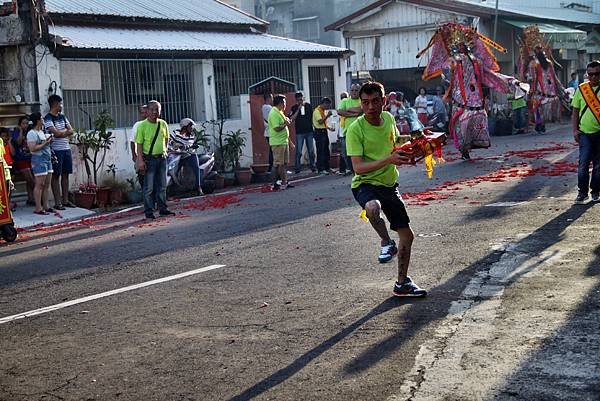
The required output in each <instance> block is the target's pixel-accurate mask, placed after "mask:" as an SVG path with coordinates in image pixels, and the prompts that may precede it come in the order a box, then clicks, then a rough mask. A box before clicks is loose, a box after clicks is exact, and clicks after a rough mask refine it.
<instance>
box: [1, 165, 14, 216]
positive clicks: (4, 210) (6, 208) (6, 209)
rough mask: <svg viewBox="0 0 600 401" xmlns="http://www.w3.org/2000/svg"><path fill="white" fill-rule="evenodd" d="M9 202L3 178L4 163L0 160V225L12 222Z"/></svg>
mask: <svg viewBox="0 0 600 401" xmlns="http://www.w3.org/2000/svg"><path fill="white" fill-rule="evenodd" d="M12 221H13V220H12V215H11V214H10V203H9V202H8V188H7V187H6V179H5V178H4V163H2V162H1V161H0V226H1V225H4V224H9V223H12Z"/></svg>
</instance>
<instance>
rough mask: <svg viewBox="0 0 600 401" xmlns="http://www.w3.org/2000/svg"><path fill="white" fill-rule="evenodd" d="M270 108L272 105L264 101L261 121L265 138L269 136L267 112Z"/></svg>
mask: <svg viewBox="0 0 600 401" xmlns="http://www.w3.org/2000/svg"><path fill="white" fill-rule="evenodd" d="M272 108H273V106H271V105H270V104H266V103H265V104H263V106H262V116H263V123H265V136H266V137H267V138H268V137H269V113H270V112H271V109H272Z"/></svg>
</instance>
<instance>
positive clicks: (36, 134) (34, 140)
mask: <svg viewBox="0 0 600 401" xmlns="http://www.w3.org/2000/svg"><path fill="white" fill-rule="evenodd" d="M49 136H50V135H49V134H46V133H45V132H44V131H43V130H39V131H37V130H34V129H32V130H30V131H29V132H28V133H27V144H28V145H29V148H30V149H31V148H32V147H33V146H31V145H39V144H40V143H42V142H44V141H45V140H46V139H48V137H49ZM31 154H32V155H36V156H42V155H44V154H45V155H47V156H48V157H50V145H49V144H48V145H46V146H44V147H43V148H42V149H40V150H38V151H37V152H33V151H32V152H31Z"/></svg>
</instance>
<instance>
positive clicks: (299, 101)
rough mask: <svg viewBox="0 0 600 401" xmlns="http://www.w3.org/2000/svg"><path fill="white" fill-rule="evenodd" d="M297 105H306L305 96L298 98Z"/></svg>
mask: <svg viewBox="0 0 600 401" xmlns="http://www.w3.org/2000/svg"><path fill="white" fill-rule="evenodd" d="M296 103H297V104H304V95H302V96H296Z"/></svg>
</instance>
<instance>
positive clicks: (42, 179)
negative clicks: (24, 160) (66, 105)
mask: <svg viewBox="0 0 600 401" xmlns="http://www.w3.org/2000/svg"><path fill="white" fill-rule="evenodd" d="M29 118H30V120H31V125H32V128H31V131H29V132H28V133H27V145H28V146H29V150H30V152H31V171H32V172H33V175H34V177H35V187H34V188H33V197H34V199H35V210H34V211H33V213H36V214H41V215H47V214H49V213H51V212H53V211H54V210H53V209H51V208H49V207H48V189H49V188H50V182H51V180H52V173H53V172H54V170H53V169H52V162H51V156H52V152H51V150H50V143H51V142H52V139H53V137H52V136H51V135H47V134H46V133H45V132H44V122H43V121H42V115H41V114H40V113H33V114H31V116H29Z"/></svg>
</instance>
